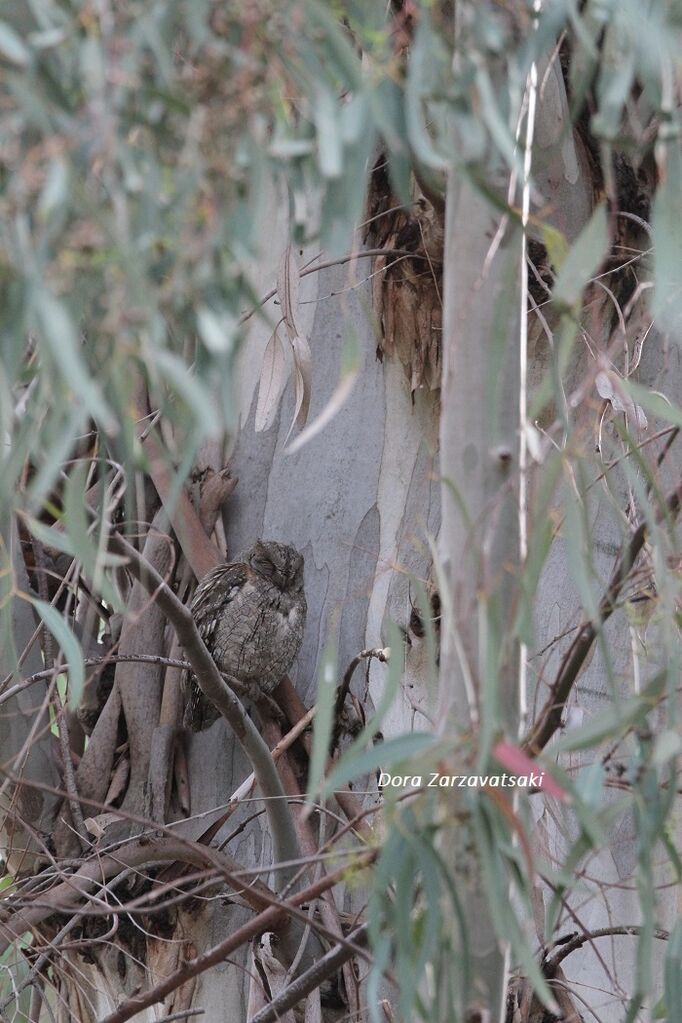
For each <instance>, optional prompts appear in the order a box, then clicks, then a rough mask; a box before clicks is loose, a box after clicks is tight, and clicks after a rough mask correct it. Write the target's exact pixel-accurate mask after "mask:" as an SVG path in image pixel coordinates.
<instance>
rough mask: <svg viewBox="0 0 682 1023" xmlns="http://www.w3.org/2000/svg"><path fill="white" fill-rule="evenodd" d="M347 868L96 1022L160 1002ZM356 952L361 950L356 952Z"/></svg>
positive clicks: (369, 856) (112, 1022) (361, 861)
mask: <svg viewBox="0 0 682 1023" xmlns="http://www.w3.org/2000/svg"><path fill="white" fill-rule="evenodd" d="M377 853H378V850H368V851H367V852H366V853H364V854H363V855H362V856H361V857H359V858H358V863H357V867H358V868H360V867H361V866H362V867H365V866H369V865H370V864H371V863H372V862H373V860H374V859H375V858H376V855H377ZM347 869H348V868H347V867H340V868H339V869H338V870H336V871H334V873H332V874H327V876H326V877H323V878H321V879H320V880H319V881H316V882H315V884H312V885H310V886H309V887H308V888H304V889H303V890H302V891H300V892H297V893H296V895H294V896H292V898H291V899H289V900H288V901H287V902H284V903H282V904H281V906H271V907H270V908H269V909H266V910H265V911H264V912H263V913H259V914H258V916H255V917H254V918H253V919H252V920H249V921H248V922H247V923H245V924H243V926H242V927H239V928H238V929H237V930H236V931H234V932H233V933H232V934H230V935H228V937H227V938H225V940H224V941H221V942H220V944H218V945H214V947H213V948H211V949H209V950H208V951H207V952H204V953H203V954H202V955H199V956H196V958H194V959H189V960H187V961H186V962H185V963H183V964H182V966H181V967H180V968H179V969H178V970H176V971H175V973H172V974H171V975H170V977H166V979H165V980H163V981H161V982H160V983H159V984H156V985H155V986H154V987H152V988H149V990H147V991H145V992H144V993H141V994H138V995H133V997H132V998H128V999H126V1000H125V1001H124V1002H122V1003H121V1004H120V1005H119V1006H118V1008H117V1009H116V1010H115V1011H114V1012H112V1013H110V1014H109V1015H108V1016H105V1017H104V1019H102V1020H100V1023H125V1021H126V1020H128V1019H131V1018H132V1017H133V1016H135V1015H137V1013H138V1012H141V1011H142V1010H143V1009H146V1008H148V1007H149V1006H150V1005H155V1004H156V1003H157V1002H160V1001H161V1000H162V999H163V998H165V997H166V995H168V994H170V993H171V991H175V990H176V988H178V987H180V985H181V984H184V983H185V982H186V981H188V980H191V979H192V977H197V976H199V974H201V973H205V972H206V970H209V969H210V968H211V967H212V966H216V965H217V964H218V963H220V962H222V961H223V960H224V959H226V958H227V957H228V956H229V955H232V954H233V953H234V952H236V951H237V949H238V948H241V946H242V945H244V944H246V942H248V941H251V940H252V939H253V938H256V937H257V936H258V935H259V934H263V933H264V932H265V931H272V930H276V929H277V928H278V927H279V926H281V924H282V922H283V920H284V919H285V916H286V913H287V910H291V909H293V908H298V907H299V906H300V905H301V904H302V903H304V902H307V901H308V900H309V899H315V898H318V896H320V895H322V894H323V893H324V892H326V891H328V890H329V889H330V888H333V887H334V885H336V884H337V883H338V882H339V881H341V880H343V878H344V876H345V873H346V870H347ZM354 948H357V946H354ZM358 951H361V950H360V949H358Z"/></svg>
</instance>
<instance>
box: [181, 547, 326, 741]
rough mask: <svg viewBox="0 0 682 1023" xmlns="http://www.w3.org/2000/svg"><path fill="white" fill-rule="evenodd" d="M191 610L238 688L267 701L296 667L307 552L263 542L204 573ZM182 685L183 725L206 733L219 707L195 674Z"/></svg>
mask: <svg viewBox="0 0 682 1023" xmlns="http://www.w3.org/2000/svg"><path fill="white" fill-rule="evenodd" d="M190 611H191V613H192V617H193V618H194V621H195V622H196V625H197V629H198V630H199V633H200V635H201V638H202V639H203V641H204V643H205V644H206V647H207V649H208V651H209V653H210V654H211V656H212V657H213V660H214V661H215V663H216V665H217V667H218V669H219V670H220V671H221V672H223V673H224V674H225V675H228V676H230V684H231V685H232V687H233V689H234V690H235V692H237V694H238V695H239V696H244V697H246V698H247V699H251V700H254V701H255V702H258V701H259V700H263V699H265V698H267V697H269V694H270V693H271V692H272V691H273V689H275V688H276V686H277V685H278V684H279V682H280V681H281V680H282V678H283V677H284V675H286V674H287V672H288V671H289V669H290V668H291V665H292V664H293V663H294V660H295V658H296V655H297V653H298V651H299V649H300V646H301V641H302V639H303V630H304V628H305V619H306V612H307V604H306V600H305V595H304V593H303V555H302V554H299V552H298V551H297V550H295V548H293V547H289V546H287V545H286V544H281V543H275V542H274V541H272V540H258V541H257V543H255V544H254V545H253V547H251V549H250V550H248V551H247V552H246V554H245V555H244V556H243V560H242V561H232V562H229V563H228V564H226V565H219V566H218V567H217V568H214V569H212V570H211V571H210V572H208V574H207V575H205V576H204V578H203V579H202V580H201V582H200V583H199V586H198V587H197V590H196V593H195V594H194V599H193V600H192V603H191V605H190ZM185 685H186V703H185V717H184V724H185V727H187V728H190V729H191V730H192V731H193V732H201V731H204V729H206V728H208V727H209V726H210V725H212V724H213V722H214V721H216V720H217V719H218V718H219V717H220V712H219V711H218V709H217V708H216V707H215V706H214V704H213V703H211V701H210V700H208V699H207V698H206V697H205V696H204V694H203V693H202V691H201V689H200V688H199V686H198V685H197V683H196V680H195V678H194V676H193V675H189V676H188V677H187V678H186V680H185Z"/></svg>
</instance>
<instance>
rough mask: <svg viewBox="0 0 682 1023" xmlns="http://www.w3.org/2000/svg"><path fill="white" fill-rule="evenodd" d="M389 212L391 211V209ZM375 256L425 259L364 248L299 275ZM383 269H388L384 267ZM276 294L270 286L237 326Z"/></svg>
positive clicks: (402, 252)
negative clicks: (361, 250)
mask: <svg viewBox="0 0 682 1023" xmlns="http://www.w3.org/2000/svg"><path fill="white" fill-rule="evenodd" d="M387 212H388V211H387ZM391 212H393V211H392V210H391ZM377 256H410V257H411V258H412V259H426V256H422V255H421V254H420V253H418V252H409V251H407V250H406V249H365V250H364V251H363V252H352V253H351V254H350V255H348V256H341V257H340V258H338V259H328V260H326V261H325V262H324V263H318V264H317V265H316V266H309V267H306V269H305V270H301V272H300V273H299V275H298V276H299V277H307V276H308V274H314V273H317V272H318V271H319V270H328V269H329V268H330V267H332V266H343V264H344V263H350V262H351V261H352V260H355V259H368V258H372V259H374V258H376V257H377ZM385 269H388V268H387V267H385ZM276 294H277V288H271V289H270V291H268V292H267V293H266V294H265V295H263V296H262V298H259V299H258V304H257V305H255V306H254V307H253V308H252V309H249V310H248V312H245V313H243V314H242V316H241V317H240V319H239V326H240V327H241V326H242V324H244V323H246V322H247V320H250V319H251V317H252V316H253V315H254V313H256V312H258V310H259V309H261V308H262V307H263V306H264V305H265V303H266V302H269V301H270V299H271V298H274V297H275V295H276Z"/></svg>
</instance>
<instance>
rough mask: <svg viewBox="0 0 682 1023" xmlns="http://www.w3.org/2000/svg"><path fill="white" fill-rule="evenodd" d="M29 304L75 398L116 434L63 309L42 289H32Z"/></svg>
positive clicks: (74, 332)
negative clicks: (31, 305) (32, 306)
mask: <svg viewBox="0 0 682 1023" xmlns="http://www.w3.org/2000/svg"><path fill="white" fill-rule="evenodd" d="M33 304H34V309H35V311H36V314H37V318H38V322H39V324H40V332H41V334H42V337H43V338H44V340H45V343H46V345H47V346H48V347H49V349H50V351H51V353H52V356H53V358H54V361H55V362H56V364H57V366H58V367H59V370H60V372H61V374H62V376H63V378H64V380H65V381H66V383H67V384H68V385H69V386H70V387H71V388H72V389H73V391H74V394H75V397H76V399H80V400H81V401H82V402H83V404H84V405H85V407H86V408H87V410H88V412H89V413H90V415H91V416H92V417H93V419H95V420H96V421H97V422H99V423H101V424H102V426H103V427H104V429H105V430H107V432H109V433H111V434H115V433H117V432H118V424H117V423H116V420H115V418H114V416H113V415H112V412H111V410H110V409H109V406H108V405H107V403H106V401H105V400H104V395H103V393H102V389H101V387H100V386H99V384H98V383H97V381H96V380H94V379H93V378H92V377H91V376H90V374H89V373H88V370H87V368H86V366H85V363H84V361H83V359H82V357H81V354H80V341H79V338H78V333H77V331H76V328H75V327H74V325H73V322H72V321H71V317H70V316H69V314H68V312H67V310H66V308H65V306H64V305H63V303H61V302H60V301H58V299H56V298H55V297H54V296H53V295H51V294H50V293H49V292H48V291H47V290H46V289H45V288H44V287H42V286H41V287H40V288H36V290H35V293H34V299H33Z"/></svg>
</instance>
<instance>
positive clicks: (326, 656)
mask: <svg viewBox="0 0 682 1023" xmlns="http://www.w3.org/2000/svg"><path fill="white" fill-rule="evenodd" d="M336 683H337V660H336V644H335V643H334V642H332V641H331V640H329V641H328V642H327V644H326V645H325V648H324V651H323V653H322V660H321V663H320V670H319V673H318V677H317V699H316V701H315V708H316V709H315V726H314V729H313V751H312V754H311V757H310V768H309V772H308V799H311V798H312V794H313V793H314V792H315V791H316V789H317V788H318V786H319V785H320V784H321V783H322V779H323V777H324V767H325V764H326V762H327V756H328V755H329V743H330V740H331V734H332V727H333V724H334V704H335V702H336Z"/></svg>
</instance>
